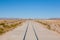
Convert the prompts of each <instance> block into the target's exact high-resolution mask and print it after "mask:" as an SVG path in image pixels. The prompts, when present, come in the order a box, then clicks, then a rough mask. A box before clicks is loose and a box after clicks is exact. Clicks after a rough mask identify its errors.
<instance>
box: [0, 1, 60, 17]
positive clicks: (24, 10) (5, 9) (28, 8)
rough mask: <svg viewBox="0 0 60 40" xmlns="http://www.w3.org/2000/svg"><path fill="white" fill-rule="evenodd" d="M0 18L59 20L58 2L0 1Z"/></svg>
mask: <svg viewBox="0 0 60 40" xmlns="http://www.w3.org/2000/svg"><path fill="white" fill-rule="evenodd" d="M0 18H60V0H0Z"/></svg>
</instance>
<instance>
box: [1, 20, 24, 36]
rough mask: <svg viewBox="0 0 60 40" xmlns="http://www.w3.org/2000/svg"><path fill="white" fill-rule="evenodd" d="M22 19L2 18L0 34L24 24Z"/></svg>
mask: <svg viewBox="0 0 60 40" xmlns="http://www.w3.org/2000/svg"><path fill="white" fill-rule="evenodd" d="M22 22H23V21H22V20H0V35H1V34H3V33H5V32H8V31H9V30H12V29H14V28H16V27H17V26H18V25H21V24H22Z"/></svg>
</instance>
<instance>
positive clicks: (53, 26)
mask: <svg viewBox="0 0 60 40" xmlns="http://www.w3.org/2000/svg"><path fill="white" fill-rule="evenodd" d="M36 22H38V23H41V24H43V25H44V27H45V28H47V29H49V30H53V31H56V32H58V33H60V20H37V21H36Z"/></svg>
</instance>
